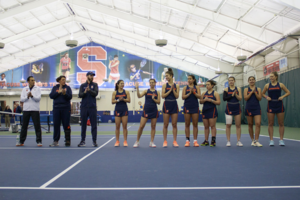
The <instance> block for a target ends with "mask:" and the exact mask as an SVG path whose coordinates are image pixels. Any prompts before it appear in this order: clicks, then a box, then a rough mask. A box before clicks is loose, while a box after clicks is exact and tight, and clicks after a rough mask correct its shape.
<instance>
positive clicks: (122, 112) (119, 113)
mask: <svg viewBox="0 0 300 200" xmlns="http://www.w3.org/2000/svg"><path fill="white" fill-rule="evenodd" d="M124 116H128V110H127V111H126V110H125V111H116V110H115V117H124Z"/></svg>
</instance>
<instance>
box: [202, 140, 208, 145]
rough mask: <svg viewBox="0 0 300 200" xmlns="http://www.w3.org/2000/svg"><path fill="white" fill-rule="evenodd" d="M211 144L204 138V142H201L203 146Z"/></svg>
mask: <svg viewBox="0 0 300 200" xmlns="http://www.w3.org/2000/svg"><path fill="white" fill-rule="evenodd" d="M208 145H209V142H208V141H206V140H204V142H202V143H201V146H208Z"/></svg>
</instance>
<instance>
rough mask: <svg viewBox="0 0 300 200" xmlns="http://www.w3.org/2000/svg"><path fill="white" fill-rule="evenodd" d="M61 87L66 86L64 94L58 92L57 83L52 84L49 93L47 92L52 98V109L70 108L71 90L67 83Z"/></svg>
mask: <svg viewBox="0 0 300 200" xmlns="http://www.w3.org/2000/svg"><path fill="white" fill-rule="evenodd" d="M62 88H63V89H65V88H67V91H66V94H65V95H63V94H62V93H58V90H59V84H57V85H56V86H54V87H53V88H52V91H51V93H50V94H49V96H50V98H51V99H53V109H54V108H58V109H60V108H61V109H66V108H68V109H71V99H72V90H71V88H70V87H69V86H68V85H64V86H63V87H62Z"/></svg>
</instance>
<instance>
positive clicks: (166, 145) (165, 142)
mask: <svg viewBox="0 0 300 200" xmlns="http://www.w3.org/2000/svg"><path fill="white" fill-rule="evenodd" d="M163 147H164V148H166V147H168V142H167V140H165V141H164V143H163Z"/></svg>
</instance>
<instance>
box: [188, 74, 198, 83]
mask: <svg viewBox="0 0 300 200" xmlns="http://www.w3.org/2000/svg"><path fill="white" fill-rule="evenodd" d="M188 76H190V77H192V79H193V84H194V86H197V81H196V78H195V76H194V75H192V74H191V75H188Z"/></svg>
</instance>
